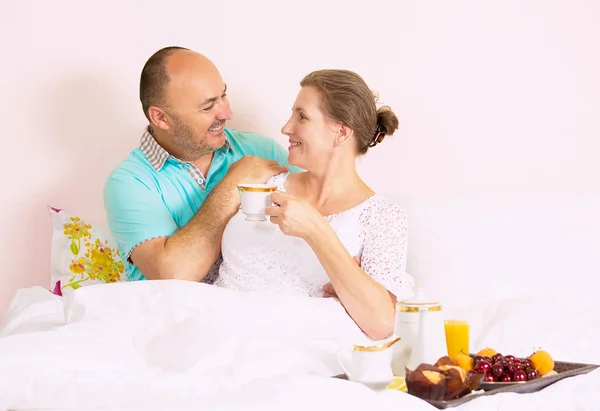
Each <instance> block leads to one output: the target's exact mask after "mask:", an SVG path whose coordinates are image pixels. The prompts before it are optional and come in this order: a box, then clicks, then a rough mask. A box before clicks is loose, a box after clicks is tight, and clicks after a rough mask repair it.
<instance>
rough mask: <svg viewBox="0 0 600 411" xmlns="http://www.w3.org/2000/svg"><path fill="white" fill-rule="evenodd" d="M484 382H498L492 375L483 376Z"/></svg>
mask: <svg viewBox="0 0 600 411" xmlns="http://www.w3.org/2000/svg"><path fill="white" fill-rule="evenodd" d="M483 381H485V382H496V379H495V378H494V376H493V375H492V374H485V375H484V376H483Z"/></svg>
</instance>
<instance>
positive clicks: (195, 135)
mask: <svg viewBox="0 0 600 411" xmlns="http://www.w3.org/2000/svg"><path fill="white" fill-rule="evenodd" d="M140 101H141V103H142V108H143V109H144V114H145V115H146V118H147V119H148V121H149V122H150V127H151V128H152V131H153V133H154V137H155V138H156V140H157V141H158V142H159V143H160V145H161V146H163V148H165V149H166V150H167V151H168V152H169V153H170V154H172V155H174V156H175V157H177V158H180V159H181V160H185V161H194V160H197V159H199V158H200V157H202V156H205V155H207V154H211V153H212V152H214V151H215V150H216V149H218V148H219V147H221V146H222V145H223V144H224V142H225V136H224V133H223V129H224V126H225V121H226V120H229V119H231V117H232V113H231V109H230V107H229V102H228V101H227V95H226V85H225V83H224V82H223V79H222V78H221V75H220V73H219V70H217V68H216V67H215V65H214V64H213V63H212V62H211V61H210V60H209V59H207V58H206V57H204V56H203V55H201V54H199V53H196V52H193V51H191V50H188V49H185V48H183V47H167V48H164V49H161V50H159V51H157V52H156V53H154V54H153V55H152V56H151V57H150V58H149V59H148V61H147V62H146V64H145V65H144V68H143V70H142V75H141V78H140Z"/></svg>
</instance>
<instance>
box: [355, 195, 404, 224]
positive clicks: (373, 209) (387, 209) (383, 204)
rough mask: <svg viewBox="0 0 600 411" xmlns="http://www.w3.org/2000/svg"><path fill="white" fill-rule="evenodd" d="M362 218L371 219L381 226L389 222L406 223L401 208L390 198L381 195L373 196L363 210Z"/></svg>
mask: <svg viewBox="0 0 600 411" xmlns="http://www.w3.org/2000/svg"><path fill="white" fill-rule="evenodd" d="M361 217H363V218H369V219H370V218H373V219H375V220H376V221H379V222H381V223H382V224H384V223H388V222H391V221H399V222H401V223H405V222H406V219H407V218H406V214H405V212H404V210H403V209H402V207H401V206H400V205H399V204H398V203H397V202H396V201H394V200H392V199H391V198H389V197H387V196H384V195H382V194H377V193H375V194H373V195H372V196H371V197H370V198H369V200H368V201H367V202H366V204H365V207H364V208H363V212H362V216H361Z"/></svg>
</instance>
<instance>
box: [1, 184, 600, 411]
mask: <svg viewBox="0 0 600 411" xmlns="http://www.w3.org/2000/svg"><path fill="white" fill-rule="evenodd" d="M397 201H399V202H400V203H401V204H402V205H403V207H404V208H405V210H406V212H407V213H408V215H409V221H410V224H411V226H410V229H411V234H412V237H411V239H410V240H409V241H410V243H409V249H410V251H409V271H411V273H413V274H414V275H415V277H416V279H417V280H418V282H419V283H421V284H424V285H425V286H426V288H427V289H428V290H430V291H431V292H432V294H434V295H435V296H436V297H438V298H439V300H440V301H441V302H442V303H443V304H444V312H445V313H446V314H447V315H448V316H452V315H453V314H454V313H460V314H461V315H464V314H465V313H466V314H467V315H468V316H469V319H470V321H471V346H472V347H474V348H477V347H493V348H495V349H497V350H498V351H500V352H510V353H513V354H515V355H527V354H530V353H531V352H532V351H533V350H534V349H537V348H543V349H545V350H547V351H548V352H550V353H551V354H552V356H553V357H554V358H555V359H556V360H559V361H569V362H579V363H588V364H589V363H591V364H600V348H599V347H600V329H599V328H598V324H600V301H599V299H598V298H597V292H596V290H595V286H594V284H595V281H596V278H597V274H598V268H597V257H598V251H596V250H598V249H600V248H597V247H598V246H600V241H598V240H599V238H600V237H599V234H598V233H600V220H599V218H598V216H597V212H596V210H598V209H600V196H598V195H595V194H594V195H592V194H590V193H584V194H577V195H569V196H566V195H563V194H560V195H557V194H553V195H552V196H548V195H535V196H528V197H523V196H518V197H515V196H513V197H511V198H498V197H495V198H490V197H478V198H472V197H469V198H465V197H461V198H445V199H441V198H435V199H434V198H426V199H416V198H398V199H397ZM550 234H551V235H552V236H553V238H548V236H549V235H550ZM523 248H525V250H523ZM507 256H508V257H507ZM365 342H367V340H366V337H365V336H364V335H363V334H362V333H361V332H360V330H359V329H358V328H357V327H356V325H355V324H354V323H353V322H352V321H351V320H350V319H349V318H348V316H347V315H346V313H345V311H344V310H343V307H341V305H340V304H339V302H337V301H336V300H335V299H309V298H300V297H293V298H290V297H286V296H279V295H267V294H261V293H241V292H238V291H234V290H226V289H219V288H215V287H212V286H210V285H206V284H199V283H191V282H187V281H175V280H172V281H144V282H136V283H132V282H117V283H113V284H93V285H90V286H86V287H81V288H79V289H78V290H77V291H75V292H70V293H67V294H65V295H64V296H58V295H55V294H53V293H52V292H50V291H49V290H48V289H46V288H44V287H31V288H25V289H21V290H18V292H17V293H16V294H15V297H14V299H13V301H12V303H11V305H10V307H9V310H8V312H7V314H6V317H5V320H4V323H3V327H2V329H1V331H0V409H10V410H49V409H53V410H67V409H70V410H75V409H76V410H84V409H85V410H95V409H115V410H116V409H122V410H133V409H144V410H151V409H170V410H174V409H178V410H185V409H211V410H240V409H244V410H252V409H257V410H258V409H260V410H271V409H273V410H275V409H277V410H280V409H286V410H292V409H294V410H295V409H298V410H300V409H307V408H308V407H311V408H314V409H327V410H330V409H341V410H342V409H410V410H416V411H419V410H433V409H435V408H434V407H432V406H431V405H429V404H428V403H426V402H424V401H422V400H420V399H418V398H416V397H414V396H411V395H409V394H407V393H404V392H399V391H393V390H383V391H373V390H371V389H369V388H367V387H365V386H363V385H361V384H359V383H355V382H350V381H345V380H340V379H336V378H331V377H332V376H334V375H337V374H340V373H341V372H342V370H341V369H340V367H339V365H338V363H337V359H336V355H335V354H336V351H337V348H338V347H339V346H340V345H349V344H357V343H365ZM598 387H600V370H595V371H592V372H590V373H588V374H586V375H581V376H577V377H572V378H567V379H564V380H561V381H559V382H557V383H555V384H552V385H551V386H549V387H547V388H545V389H543V390H542V391H539V392H537V393H533V394H513V393H505V394H497V395H493V396H487V397H482V398H478V399H475V400H473V401H470V402H468V403H466V404H463V405H461V406H459V407H457V408H456V409H458V410H460V411H465V410H480V409H485V410H517V409H524V410H525V409H526V410H535V409H544V410H593V409H600V390H599V389H598Z"/></svg>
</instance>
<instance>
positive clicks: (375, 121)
mask: <svg viewBox="0 0 600 411" xmlns="http://www.w3.org/2000/svg"><path fill="white" fill-rule="evenodd" d="M300 86H302V87H307V86H310V87H314V88H316V89H317V90H318V92H319V95H320V108H321V111H323V113H324V114H325V115H326V116H327V117H329V118H331V119H332V120H334V121H339V122H340V123H342V124H345V125H346V126H348V127H350V128H351V129H352V130H354V135H355V136H356V151H357V152H358V154H365V153H366V152H367V150H368V149H369V147H373V146H375V145H377V144H378V143H380V142H381V141H382V140H383V138H384V137H385V136H389V135H392V134H394V132H395V131H396V130H397V129H398V118H397V117H396V115H395V114H394V112H393V111H392V110H391V108H390V107H389V106H383V107H381V108H379V109H377V107H376V105H375V103H376V101H377V98H376V96H375V95H374V94H373V92H371V90H370V89H369V87H368V86H367V83H365V81H364V80H363V79H362V77H360V76H359V75H358V74H356V73H354V72H352V71H349V70H318V71H313V72H312V73H310V74H308V75H307V76H306V77H304V78H303V79H302V81H301V82H300Z"/></svg>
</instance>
